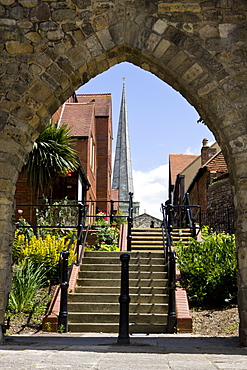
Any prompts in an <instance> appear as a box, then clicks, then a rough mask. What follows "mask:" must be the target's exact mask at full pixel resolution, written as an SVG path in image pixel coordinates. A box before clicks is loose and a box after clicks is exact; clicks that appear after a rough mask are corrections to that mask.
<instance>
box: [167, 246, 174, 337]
mask: <svg viewBox="0 0 247 370" xmlns="http://www.w3.org/2000/svg"><path fill="white" fill-rule="evenodd" d="M168 264H169V267H168V274H169V276H168V293H169V312H168V325H167V332H168V333H174V329H175V326H176V304H175V288H176V283H175V282H176V257H175V252H171V253H169V261H168Z"/></svg>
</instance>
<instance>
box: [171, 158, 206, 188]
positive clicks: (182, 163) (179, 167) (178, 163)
mask: <svg viewBox="0 0 247 370" xmlns="http://www.w3.org/2000/svg"><path fill="white" fill-rule="evenodd" d="M198 157H199V155H194V154H170V155H169V167H170V176H171V184H172V185H173V184H174V183H175V180H176V176H177V175H178V174H179V173H180V172H182V171H183V170H184V169H185V168H186V167H187V166H188V165H189V164H190V163H192V162H193V161H194V160H195V159H196V158H198Z"/></svg>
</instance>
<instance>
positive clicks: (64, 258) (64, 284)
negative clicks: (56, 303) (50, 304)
mask: <svg viewBox="0 0 247 370" xmlns="http://www.w3.org/2000/svg"><path fill="white" fill-rule="evenodd" d="M68 258H69V251H68V250H66V251H63V252H61V254H60V270H61V271H60V288H61V298H60V311H59V316H58V328H60V330H62V331H63V332H64V333H67V332H68V285H69V283H68Z"/></svg>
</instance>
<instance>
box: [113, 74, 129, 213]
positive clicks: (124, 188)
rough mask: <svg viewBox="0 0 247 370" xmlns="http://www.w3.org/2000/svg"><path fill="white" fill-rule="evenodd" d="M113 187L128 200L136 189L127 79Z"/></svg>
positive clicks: (119, 195) (124, 199)
mask: <svg viewBox="0 0 247 370" xmlns="http://www.w3.org/2000/svg"><path fill="white" fill-rule="evenodd" d="M112 188H113V189H118V198H119V201H127V200H128V199H129V192H132V193H133V190H134V189H133V176H132V165H131V155H130V141H129V129H128V116H127V104H126V89H125V81H123V90H122V101H121V107H120V115H119V123H118V134H117V144H116V151H115V161H114V169H113V181H112ZM120 208H121V207H120Z"/></svg>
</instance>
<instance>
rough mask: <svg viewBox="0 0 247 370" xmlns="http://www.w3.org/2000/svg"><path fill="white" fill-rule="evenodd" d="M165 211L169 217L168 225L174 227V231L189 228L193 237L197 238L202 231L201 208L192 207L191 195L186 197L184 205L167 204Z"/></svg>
mask: <svg viewBox="0 0 247 370" xmlns="http://www.w3.org/2000/svg"><path fill="white" fill-rule="evenodd" d="M162 206H163V207H164V209H165V214H166V217H167V225H168V226H169V225H172V229H173V230H174V229H182V228H188V229H190V231H191V236H193V237H194V238H196V237H197V235H198V233H199V231H200V229H201V223H202V222H201V207H200V206H199V205H191V204H190V200H189V195H188V196H186V197H185V199H184V204H181V205H180V204H178V205H177V204H176V205H173V204H169V203H168V204H165V205H162Z"/></svg>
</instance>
